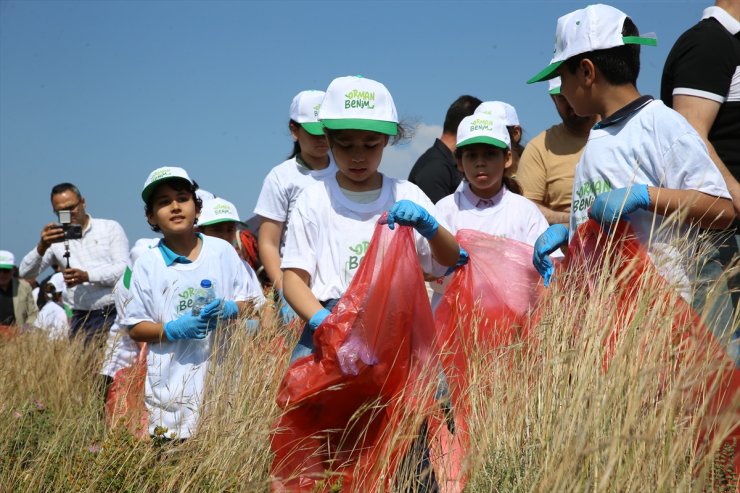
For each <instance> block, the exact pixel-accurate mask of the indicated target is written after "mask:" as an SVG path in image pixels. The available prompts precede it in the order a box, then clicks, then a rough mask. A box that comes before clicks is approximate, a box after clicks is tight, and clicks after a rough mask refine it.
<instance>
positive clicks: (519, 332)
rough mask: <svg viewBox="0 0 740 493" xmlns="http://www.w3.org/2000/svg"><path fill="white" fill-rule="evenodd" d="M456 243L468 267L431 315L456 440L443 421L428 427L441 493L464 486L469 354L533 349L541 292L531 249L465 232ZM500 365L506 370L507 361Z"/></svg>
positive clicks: (460, 489)
mask: <svg viewBox="0 0 740 493" xmlns="http://www.w3.org/2000/svg"><path fill="white" fill-rule="evenodd" d="M456 238H457V241H458V242H459V243H460V245H461V246H462V247H463V248H465V250H467V252H468V255H469V256H470V261H469V262H468V264H467V265H466V266H464V267H463V268H461V269H458V270H457V272H456V273H455V274H454V278H453V279H452V281H451V282H450V284H449V285H448V286H447V289H446V290H445V294H444V297H443V299H442V300H441V301H440V304H439V305H438V307H437V310H436V312H435V314H434V317H435V321H436V326H437V332H438V336H439V341H440V343H441V347H440V350H441V351H440V354H441V360H442V366H443V369H444V373H445V377H446V380H447V383H448V385H449V387H450V399H451V404H452V409H453V410H454V421H455V433H454V435H453V434H451V433H450V432H449V431H448V428H447V426H445V423H444V421H439V422H438V425H437V426H436V427H435V426H430V429H431V430H432V432H431V435H432V437H433V438H432V462H433V463H434V464H435V472H436V473H437V480H438V482H439V486H440V491H462V489H463V487H464V486H465V475H464V471H463V461H464V458H465V455H466V454H467V451H468V448H469V442H470V440H469V436H468V427H467V420H468V416H469V412H470V403H469V402H468V399H467V396H468V381H469V373H468V364H467V363H468V358H469V357H470V355H471V353H472V352H477V353H479V354H481V355H486V356H484V357H485V358H491V357H494V355H493V354H492V353H495V352H499V353H500V352H502V351H503V350H505V348H506V347H508V346H510V345H512V344H522V343H526V344H531V343H532V341H530V340H529V339H530V338H529V337H528V335H529V331H528V326H529V324H530V323H531V320H530V317H531V316H532V315H533V313H532V312H533V310H534V308H535V307H536V305H537V302H538V300H539V298H540V296H541V295H542V290H543V287H542V281H541V278H540V275H539V274H538V273H537V271H536V270H535V268H534V266H533V265H532V253H533V250H532V247H531V246H529V245H527V244H525V243H521V242H518V241H515V240H511V239H507V238H500V237H496V236H491V235H488V234H486V233H482V232H480V231H474V230H465V229H464V230H460V231H458V233H457V235H456ZM499 361H500V362H501V364H506V363H505V361H506V358H505V357H504V358H501V359H500V360H499Z"/></svg>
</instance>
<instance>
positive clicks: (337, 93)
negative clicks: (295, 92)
mask: <svg viewBox="0 0 740 493" xmlns="http://www.w3.org/2000/svg"><path fill="white" fill-rule="evenodd" d="M319 120H320V121H321V123H323V124H324V126H325V127H326V128H328V129H330V130H370V131H372V132H379V133H381V134H385V135H396V134H398V114H397V113H396V105H395V104H394V103H393V97H392V96H391V93H390V92H388V89H386V87H385V86H384V85H383V84H381V83H380V82H377V81H374V80H372V79H365V78H364V77H362V76H359V75H358V76H347V77H338V78H336V79H334V80H333V81H331V84H329V87H328V88H327V89H326V95H325V96H324V101H323V102H322V103H321V109H320V110H319Z"/></svg>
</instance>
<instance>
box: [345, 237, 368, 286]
mask: <svg viewBox="0 0 740 493" xmlns="http://www.w3.org/2000/svg"><path fill="white" fill-rule="evenodd" d="M369 246H370V242H369V241H361V242H360V243H358V244H357V245H354V246H351V247H349V249H350V251H351V252H352V255H350V256H349V259H348V260H347V263H346V264H345V266H344V267H345V270H346V272H347V273H349V272H350V271H353V270H356V269H357V268H358V267H359V266H360V264H361V263H362V259H364V258H365V254H366V253H367V249H368V247H369ZM348 280H349V279H348Z"/></svg>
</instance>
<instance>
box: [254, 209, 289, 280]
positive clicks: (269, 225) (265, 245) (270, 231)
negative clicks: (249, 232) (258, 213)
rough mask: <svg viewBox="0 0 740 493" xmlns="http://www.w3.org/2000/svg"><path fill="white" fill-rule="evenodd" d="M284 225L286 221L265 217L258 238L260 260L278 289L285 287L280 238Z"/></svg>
mask: <svg viewBox="0 0 740 493" xmlns="http://www.w3.org/2000/svg"><path fill="white" fill-rule="evenodd" d="M283 226H284V223H282V222H280V221H274V220H272V219H267V218H266V217H263V218H262V223H261V224H260V228H259V236H258V239H257V243H258V246H259V252H260V260H261V261H262V265H264V266H265V272H267V277H269V278H270V281H272V285H273V287H274V288H275V289H276V290H277V291H280V290H282V289H283V273H282V271H281V270H280V238H281V237H282V235H283Z"/></svg>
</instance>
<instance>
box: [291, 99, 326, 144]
mask: <svg viewBox="0 0 740 493" xmlns="http://www.w3.org/2000/svg"><path fill="white" fill-rule="evenodd" d="M323 100H324V91H301V92H299V93H298V94H296V96H295V97H294V98H293V102H292V103H291V104H290V119H291V120H293V121H294V122H296V123H299V124H300V125H301V127H303V129H304V130H305V131H306V132H308V133H310V134H311V135H324V126H323V125H322V124H321V122H319V108H321V101H323Z"/></svg>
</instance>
